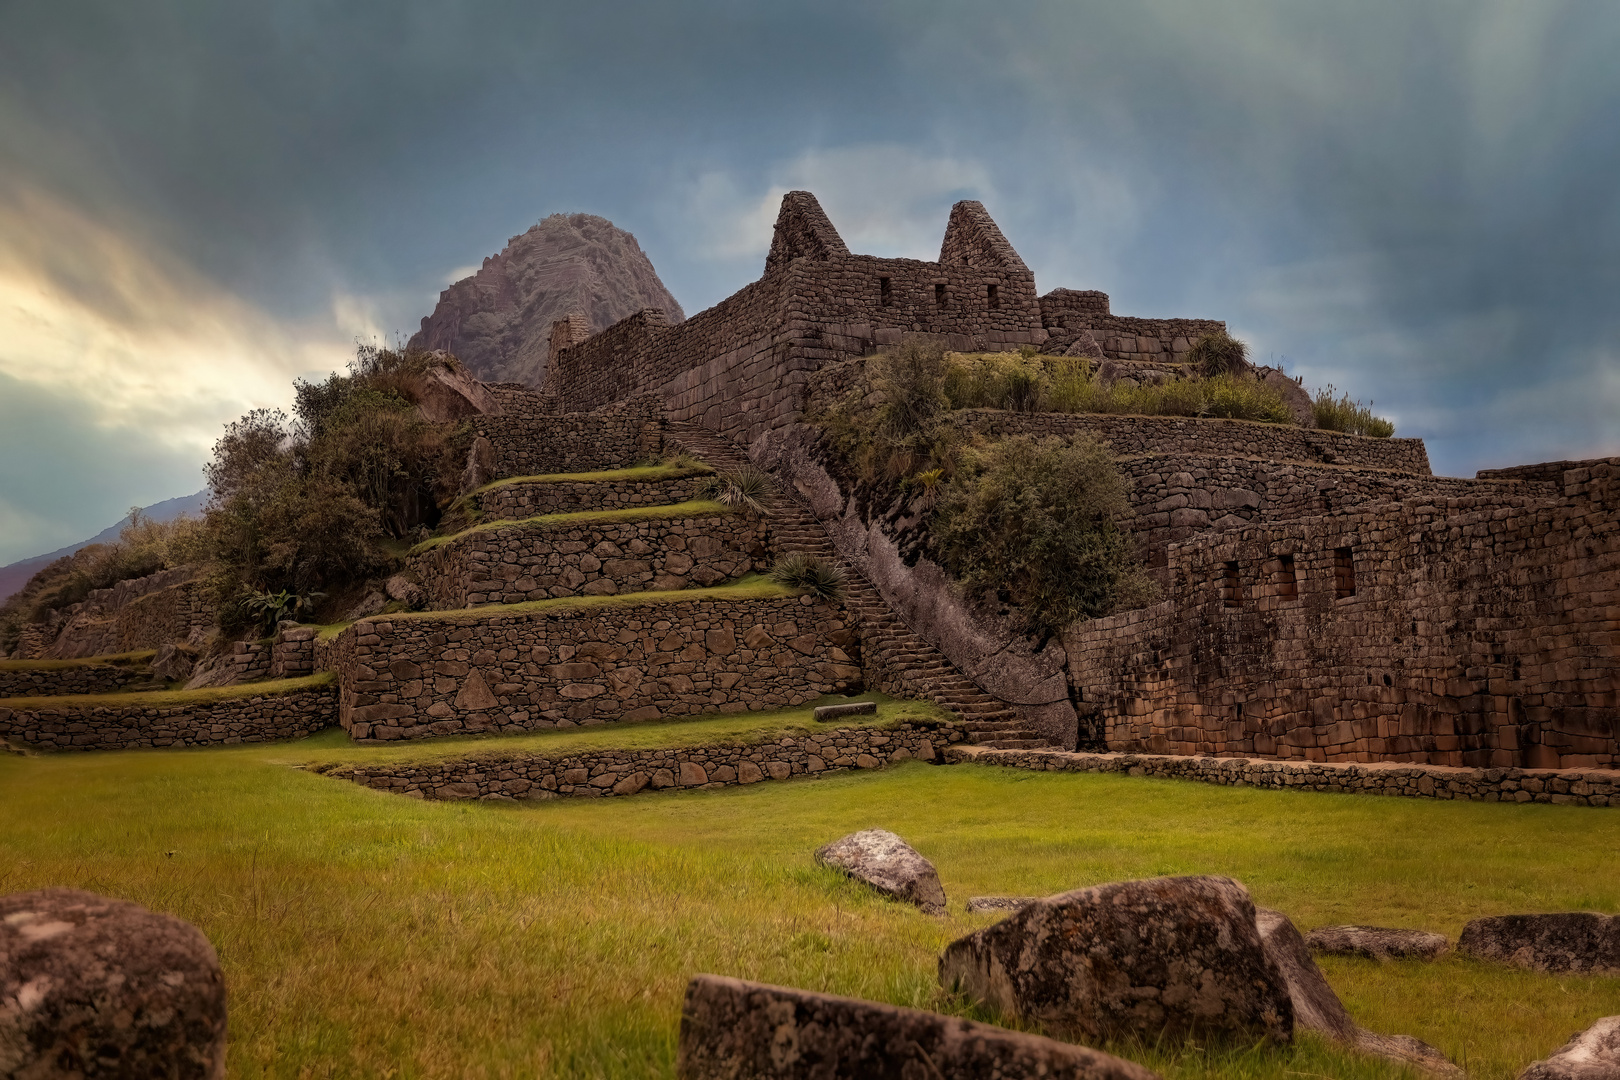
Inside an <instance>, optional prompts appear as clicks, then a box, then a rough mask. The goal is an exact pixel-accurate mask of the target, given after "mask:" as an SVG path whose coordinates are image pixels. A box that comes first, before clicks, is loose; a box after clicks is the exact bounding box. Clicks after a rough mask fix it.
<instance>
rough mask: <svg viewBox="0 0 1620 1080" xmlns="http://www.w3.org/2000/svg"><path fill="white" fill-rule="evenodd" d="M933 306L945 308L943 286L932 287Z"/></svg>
mask: <svg viewBox="0 0 1620 1080" xmlns="http://www.w3.org/2000/svg"><path fill="white" fill-rule="evenodd" d="M934 306H935V307H944V306H945V286H943V285H935V286H934Z"/></svg>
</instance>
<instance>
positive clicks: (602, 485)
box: [478, 476, 703, 521]
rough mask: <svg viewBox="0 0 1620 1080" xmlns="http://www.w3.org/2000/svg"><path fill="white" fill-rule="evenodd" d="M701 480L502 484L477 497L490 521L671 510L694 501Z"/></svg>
mask: <svg viewBox="0 0 1620 1080" xmlns="http://www.w3.org/2000/svg"><path fill="white" fill-rule="evenodd" d="M702 483H703V477H702V476H682V477H679V478H676V479H672V480H561V481H558V480H553V481H546V482H542V483H528V482H522V481H520V482H517V483H510V484H501V485H500V486H498V487H493V488H490V489H489V490H487V491H485V492H483V493H481V494H480V495H479V496H478V504H479V507H480V509H482V510H483V513H484V518H485V519H486V520H488V521H506V520H511V519H515V518H526V517H539V516H540V515H541V514H570V513H574V512H576V511H582V510H620V509H623V508H626V507H631V506H668V505H670V504H671V503H678V502H685V501H686V500H687V499H690V498H692V497H693V496H694V495H695V494H696V493H697V489H698V486H699V485H700V484H702Z"/></svg>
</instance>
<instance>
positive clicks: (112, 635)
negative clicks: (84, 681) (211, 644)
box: [19, 567, 214, 660]
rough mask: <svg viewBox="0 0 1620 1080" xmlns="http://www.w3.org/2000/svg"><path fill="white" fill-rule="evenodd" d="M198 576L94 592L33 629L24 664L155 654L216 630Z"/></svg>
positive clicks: (161, 576)
mask: <svg viewBox="0 0 1620 1080" xmlns="http://www.w3.org/2000/svg"><path fill="white" fill-rule="evenodd" d="M195 574H196V570H195V569H193V568H191V567H178V568H176V569H173V570H161V571H159V572H158V573H155V574H149V575H147V576H146V577H143V578H131V579H129V580H128V581H120V582H119V583H118V584H116V585H114V586H112V587H111V588H107V589H97V590H95V591H94V592H92V593H91V594H90V595H89V596H88V597H86V598H85V599H84V600H83V601H81V602H80V603H77V604H74V605H73V606H72V607H69V608H67V609H66V610H64V611H61V612H58V613H54V614H53V616H52V618H50V619H48V620H47V621H46V622H45V623H42V624H34V625H33V626H31V627H29V628H28V629H29V630H31V631H33V632H32V633H27V634H25V635H24V637H23V647H22V648H21V649H20V650H19V651H20V652H21V654H22V655H23V656H24V657H25V658H30V659H52V660H71V659H82V658H85V657H91V656H110V655H114V654H117V653H126V652H135V651H137V650H141V649H155V648H157V647H158V646H159V645H166V644H169V643H170V642H177V641H184V640H186V638H187V637H188V636H190V634H191V631H192V630H193V629H197V628H206V627H210V626H212V625H213V624H214V606H213V604H212V603H211V602H210V601H209V599H208V595H207V590H206V588H205V586H204V585H203V583H202V582H200V581H195V580H192V578H193V576H194V575H195Z"/></svg>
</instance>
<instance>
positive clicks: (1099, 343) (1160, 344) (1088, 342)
mask: <svg viewBox="0 0 1620 1080" xmlns="http://www.w3.org/2000/svg"><path fill="white" fill-rule="evenodd" d="M1040 305H1041V325H1042V326H1044V327H1045V328H1046V331H1047V334H1048V335H1049V336H1048V338H1047V341H1046V344H1045V346H1044V348H1043V350H1042V351H1044V352H1047V353H1061V352H1064V351H1066V350H1068V349H1069V348H1070V347H1071V346H1075V345H1078V348H1075V349H1074V352H1075V354H1076V355H1084V356H1096V357H1105V358H1107V359H1111V360H1136V361H1148V362H1154V361H1169V362H1179V361H1180V360H1181V359H1182V357H1183V356H1184V355H1185V354H1186V353H1187V352H1188V351H1190V350H1191V349H1192V346H1193V342H1195V341H1197V340H1198V339H1199V338H1201V337H1203V336H1204V335H1205V334H1214V333H1224V332H1225V331H1226V324H1225V323H1224V322H1221V321H1219V320H1216V319H1139V318H1133V317H1131V316H1128V315H1114V314H1112V313H1111V312H1110V311H1109V304H1108V294H1107V293H1101V292H1095V291H1092V290H1084V291H1082V290H1076V289H1053V290H1052V291H1051V292H1049V293H1047V294H1046V295H1045V296H1043V297H1041V299H1040Z"/></svg>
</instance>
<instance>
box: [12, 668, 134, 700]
mask: <svg viewBox="0 0 1620 1080" xmlns="http://www.w3.org/2000/svg"><path fill="white" fill-rule="evenodd" d="M151 681H152V673H151V672H150V671H149V670H147V668H146V666H145V664H144V663H127V664H106V663H103V664H73V665H71V666H70V665H66V664H62V663H61V662H59V661H44V662H40V661H28V660H4V661H0V698H14V697H36V696H39V695H42V694H116V693H118V692H120V691H122V690H124V689H125V688H126V687H128V686H130V685H131V684H139V683H150V682H151Z"/></svg>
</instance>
